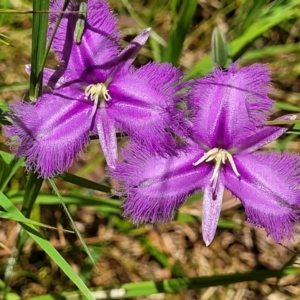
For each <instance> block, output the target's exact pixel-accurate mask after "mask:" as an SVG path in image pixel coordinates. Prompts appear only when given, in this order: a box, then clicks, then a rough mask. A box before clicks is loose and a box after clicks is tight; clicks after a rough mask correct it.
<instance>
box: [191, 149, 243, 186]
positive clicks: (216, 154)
mask: <svg viewBox="0 0 300 300" xmlns="http://www.w3.org/2000/svg"><path fill="white" fill-rule="evenodd" d="M212 160H214V161H215V167H214V171H213V174H212V177H211V178H210V181H211V182H212V184H213V188H214V189H215V188H216V185H217V182H218V178H219V174H220V170H221V168H222V164H223V165H224V164H225V163H226V160H228V162H229V164H230V166H231V168H232V170H233V172H234V174H235V175H236V176H237V177H240V176H241V174H240V173H239V172H238V170H237V168H236V165H235V163H234V160H233V157H232V155H231V154H230V153H229V152H228V151H226V150H224V149H219V148H213V149H211V150H209V151H207V152H206V153H204V155H203V156H202V157H201V158H200V159H199V160H197V161H196V162H195V163H193V165H194V166H198V165H200V164H201V163H203V162H204V161H205V162H209V161H212Z"/></svg>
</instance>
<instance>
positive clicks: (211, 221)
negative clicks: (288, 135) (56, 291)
mask: <svg viewBox="0 0 300 300" xmlns="http://www.w3.org/2000/svg"><path fill="white" fill-rule="evenodd" d="M269 83H270V74H269V72H268V70H267V69H266V68H265V66H263V65H259V64H254V65H252V66H250V67H245V68H242V69H240V70H237V69H236V64H232V65H231V66H230V67H229V69H228V71H226V72H223V71H221V70H218V69H217V70H215V71H214V72H213V73H212V74H211V75H209V76H207V77H205V78H202V79H198V80H196V81H195V83H194V85H193V87H192V89H191V92H190V95H189V100H188V101H189V105H190V107H191V118H190V120H189V123H190V136H189V145H188V146H186V147H182V148H181V150H180V151H179V154H178V155H177V156H171V155H170V156H168V157H160V156H158V155H155V154H153V153H151V151H149V150H147V149H145V148H141V147H140V146H139V145H137V144H132V145H131V147H130V148H129V149H128V150H125V151H124V157H125V160H126V162H120V163H118V165H117V167H116V169H115V170H112V176H113V177H116V178H117V179H119V181H120V183H121V186H122V187H123V188H124V190H125V192H126V194H127V199H126V200H125V202H124V215H125V216H129V217H131V218H132V220H133V222H134V223H136V224H139V223H143V222H151V223H153V222H156V221H167V220H169V219H172V218H173V215H174V211H175V210H176V209H177V208H178V207H179V206H181V205H182V204H183V203H184V201H185V199H186V198H187V197H188V196H189V195H191V194H193V193H194V192H196V191H199V190H203V191H204V200H203V212H202V233H203V239H204V242H205V243H206V245H209V244H210V243H211V242H212V240H213V238H214V235H215V232H216V227H217V223H218V219H219V214H220V210H221V204H222V198H223V192H224V188H227V189H228V190H230V191H231V192H232V193H233V194H234V195H235V196H236V197H238V198H239V199H240V200H241V202H242V204H243V205H244V207H245V209H246V214H247V217H248V222H250V223H252V224H253V225H255V226H257V227H264V228H265V229H266V232H267V234H268V235H271V236H272V237H273V238H274V239H275V241H277V242H278V241H281V240H283V239H284V238H285V237H287V238H291V237H292V221H296V220H298V219H299V217H298V211H299V204H300V201H299V200H300V199H299V187H298V186H299V180H300V175H299V168H300V163H299V158H298V156H296V155H290V154H288V153H283V154H281V153H278V152H275V153H270V152H262V151H257V150H258V149H259V148H260V147H262V146H263V145H265V144H267V143H269V142H270V141H272V140H274V139H276V138H277V137H279V136H280V135H281V134H283V133H284V132H285V131H286V130H287V127H280V126H265V125H264V123H265V121H266V120H267V117H268V115H269V113H270V109H271V108H272V100H271V99H269V98H268V97H267V92H268V85H269ZM295 117H296V116H295V115H293V116H285V117H282V118H281V119H294V118H295Z"/></svg>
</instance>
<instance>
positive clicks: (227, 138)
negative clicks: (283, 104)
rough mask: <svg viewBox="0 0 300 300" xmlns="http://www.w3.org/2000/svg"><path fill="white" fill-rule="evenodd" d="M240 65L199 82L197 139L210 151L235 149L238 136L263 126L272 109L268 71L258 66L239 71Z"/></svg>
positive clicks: (194, 100) (194, 93) (193, 102)
mask: <svg viewBox="0 0 300 300" xmlns="http://www.w3.org/2000/svg"><path fill="white" fill-rule="evenodd" d="M236 65H237V64H236V63H235V64H232V65H231V66H230V67H229V69H228V71H226V72H224V71H221V70H219V69H216V70H215V71H214V72H213V73H212V74H211V75H208V76H207V77H205V78H202V79H198V80H196V81H195V83H194V85H193V87H192V90H191V93H190V99H189V104H190V106H191V109H192V111H193V118H192V125H191V127H192V130H193V135H194V138H195V139H196V140H198V139H200V140H201V141H202V143H204V144H205V145H206V146H208V147H210V148H213V147H218V148H223V149H229V148H230V147H232V146H234V144H233V142H234V141H235V139H236V136H240V135H243V134H244V133H245V132H247V131H253V130H255V128H256V127H257V126H261V125H263V123H264V122H265V120H266V119H267V116H268V114H269V111H270V109H271V108H272V101H271V99H269V98H268V97H267V93H268V92H269V88H268V85H269V83H270V72H269V71H268V70H267V69H266V67H265V66H264V65H259V64H254V65H252V66H249V67H244V68H242V69H240V70H237V69H236Z"/></svg>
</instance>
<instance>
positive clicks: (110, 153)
mask: <svg viewBox="0 0 300 300" xmlns="http://www.w3.org/2000/svg"><path fill="white" fill-rule="evenodd" d="M96 127H97V132H98V135H99V142H100V145H101V148H102V151H103V154H104V156H105V158H106V163H107V165H108V167H110V168H112V169H113V168H114V167H115V164H116V160H117V158H118V149H117V139H116V129H115V122H114V120H113V119H111V118H110V117H109V116H108V114H107V112H106V110H105V109H102V108H100V109H98V110H97V115H96Z"/></svg>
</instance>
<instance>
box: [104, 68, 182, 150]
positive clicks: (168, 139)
mask: <svg viewBox="0 0 300 300" xmlns="http://www.w3.org/2000/svg"><path fill="white" fill-rule="evenodd" d="M182 75H183V73H182V72H180V71H179V70H178V69H176V68H174V67H173V66H172V65H170V64H157V63H150V64H148V65H146V66H143V67H141V68H140V69H138V70H136V71H135V72H127V73H126V75H125V74H124V76H119V77H117V78H115V80H114V81H113V82H112V83H111V84H110V85H109V91H110V95H111V97H112V100H111V101H110V103H109V104H108V107H107V112H108V114H109V116H110V118H112V119H114V120H115V121H116V124H117V126H118V127H119V129H121V130H122V131H125V132H127V133H128V134H129V135H130V136H131V137H132V138H134V139H136V140H139V141H142V143H144V144H146V145H147V147H149V148H151V149H152V150H153V151H158V152H164V151H165V150H167V151H171V152H174V147H175V141H174V139H173V137H172V136H171V135H170V132H175V133H177V134H178V131H179V128H180V126H181V122H182V119H183V116H182V114H180V111H179V110H177V109H176V107H175V105H176V103H177V102H178V97H179V96H178V92H179V91H180V89H181V88H182V86H181V83H180V81H181V78H182Z"/></svg>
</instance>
